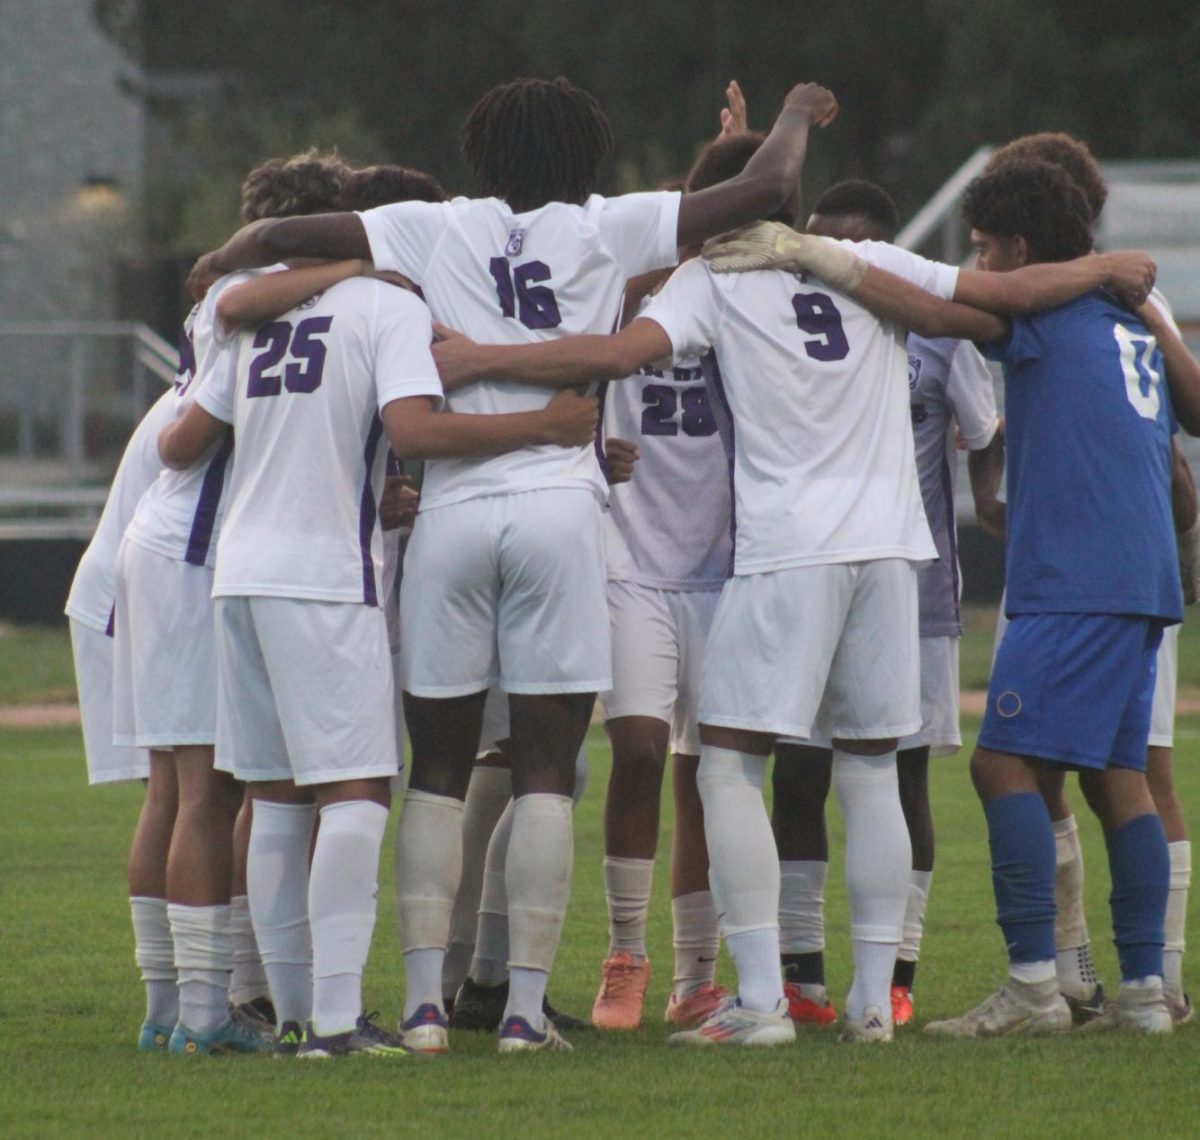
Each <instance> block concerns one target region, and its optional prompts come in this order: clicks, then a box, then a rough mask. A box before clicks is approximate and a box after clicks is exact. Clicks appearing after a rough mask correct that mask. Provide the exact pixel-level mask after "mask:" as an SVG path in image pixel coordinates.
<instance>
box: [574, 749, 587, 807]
mask: <svg viewBox="0 0 1200 1140" xmlns="http://www.w3.org/2000/svg"><path fill="white" fill-rule="evenodd" d="M588 771H589V769H588V754H587V742H586V741H584V743H583V744H581V745H580V746H579V751H578V752H577V753H576V755H575V791H574V792H572V793H571V806H572V807H578V806H579V801H580V800H581V799H583V793H584V792H586V791H587V786H588Z"/></svg>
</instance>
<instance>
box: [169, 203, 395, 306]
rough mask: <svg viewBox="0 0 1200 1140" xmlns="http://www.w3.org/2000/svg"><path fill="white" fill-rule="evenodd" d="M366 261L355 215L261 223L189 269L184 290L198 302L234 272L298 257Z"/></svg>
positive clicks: (362, 234)
mask: <svg viewBox="0 0 1200 1140" xmlns="http://www.w3.org/2000/svg"><path fill="white" fill-rule="evenodd" d="M370 256H371V246H370V243H369V242H368V241H367V231H366V230H365V229H364V228H363V224H362V219H361V218H360V217H359V216H358V215H357V214H355V213H350V212H346V213H338V214H309V215H308V216H306V217H299V218H263V219H262V220H261V221H257V222H251V223H250V224H249V225H248V226H243V227H242V228H241V229H240V230H238V232H237V233H235V234H234V235H233V237H231V238H230V239H229V240H228V241H227V242H226V243H225V244H224V245H223V246H221V248H220V249H215V250H213V251H212V252H211V253H206V254H204V256H203V257H201V258H200V259H199V261H197V262H196V264H195V265H194V266H192V271H191V273H190V274H188V280H187V287H188V291H189V292H190V293H191V294H192V296H193V297H197V298H199V297H202V296H204V294H205V293H206V292H207V291H208V287H209V286H210V285H211V284H212V283H213V282H214V281H216V280H217V278H218V277H222V276H223V275H224V274H226V273H232V272H233V271H234V270H235V269H251V268H253V267H255V266H262V265H274V264H275V263H276V262H279V261H291V260H292V259H294V258H297V257H319V258H322V259H324V260H330V261H337V260H342V259H344V258H348V257H359V258H364V259H365V258H369V257H370ZM301 299H302V300H303V298H301Z"/></svg>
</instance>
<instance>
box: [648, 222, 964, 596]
mask: <svg viewBox="0 0 1200 1140" xmlns="http://www.w3.org/2000/svg"><path fill="white" fill-rule="evenodd" d="M851 244H852V245H853V248H854V250H855V252H856V253H858V254H859V255H860V256H861V257H863V258H865V259H866V260H867V261H869V262H871V263H872V264H875V265H879V266H880V267H881V268H883V269H887V270H890V271H891V272H893V273H896V274H898V275H899V276H901V277H904V278H905V279H907V280H909V281H911V282H913V283H914V284H916V285H919V286H921V287H922V288H925V289H927V290H929V291H930V292H932V293H935V294H937V295H938V296H941V297H947V298H948V297H951V296H953V293H954V288H955V285H956V283H957V281H958V271H957V270H956V269H953V268H951V267H949V266H945V265H938V264H937V263H935V262H930V261H926V260H925V259H923V258H920V257H917V256H916V255H914V254H911V253H907V252H906V251H904V250H901V249H897V248H896V247H894V246H890V245H886V244H883V243H880V242H857V243H851ZM644 316H645V317H646V318H649V319H650V320H653V321H655V322H657V323H658V324H659V325H661V326H662V328H663V329H664V331H665V332H666V333H667V335H668V336H669V337H670V339H671V345H672V348H673V351H674V354H675V357H676V358H677V359H678V358H679V357H681V356H685V355H688V354H695V355H702V354H703V353H705V352H706V351H707V350H708V349H710V348H712V349H715V350H716V357H717V361H718V362H719V367H718V368H717V369H716V370H715V372H714V377H713V387H714V392H713V396H714V398H715V399H716V400H718V401H720V402H721V403H722V405H723V407H724V409H725V411H726V413H727V416H728V419H729V422H730V424H731V435H732V443H733V459H734V483H733V495H734V533H735V536H736V537H735V546H734V570H733V572H734V574H735V575H740V574H757V573H763V572H767V571H771V570H781V569H784V568H787V567H791V566H813V565H822V564H826V563H836V562H865V561H870V560H875V559H883V558H903V559H908V560H909V561H914V562H923V561H926V560H928V559H930V558H934V557H936V550H935V548H934V545H933V541H932V539H931V537H930V534H929V527H928V524H927V523H926V521H925V510H924V507H923V505H922V503H921V493H920V488H919V486H918V483H917V473H916V464H915V461H914V458H913V439H912V430H911V428H910V426H909V400H908V357H907V354H906V352H905V349H904V333H903V331H901V330H898V329H897V328H896V327H895V326H894V325H892V324H890V323H888V322H884V321H880V320H879V319H878V318H876V317H875V316H873V315H872V314H871V313H869V312H868V311H867V310H866V309H864V308H863V307H862V306H861V305H858V304H857V303H855V302H854V301H852V300H850V299H849V298H848V297H846V296H844V295H843V294H841V293H838V292H836V291H834V290H832V289H830V288H829V287H828V286H826V285H825V284H824V283H822V282H820V281H818V280H806V279H805V278H804V277H803V276H797V275H795V274H790V273H784V272H781V271H778V270H774V271H763V272H755V273H729V274H724V275H718V274H714V273H713V272H712V271H711V270H710V269H709V268H708V266H707V265H706V264H705V263H704V262H703V261H702V260H700V259H696V260H695V261H692V262H689V263H688V264H687V265H684V266H682V267H681V268H680V269H679V270H677V271H676V273H675V274H674V275H673V276H672V277H671V279H670V280H669V281H668V282H667V284H666V285H665V286H664V288H663V290H662V292H661V293H659V294H658V296H657V297H656V298H655V299H654V300H653V301H652V302H651V303H650V307H649V308H648V309H647V310H646V312H645V314H644Z"/></svg>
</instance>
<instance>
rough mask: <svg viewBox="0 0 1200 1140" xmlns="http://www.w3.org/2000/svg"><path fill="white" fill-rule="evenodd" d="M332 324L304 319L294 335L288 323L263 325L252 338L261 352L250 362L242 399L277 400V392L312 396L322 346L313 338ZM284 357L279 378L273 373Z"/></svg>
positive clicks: (322, 357) (320, 365)
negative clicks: (265, 397) (270, 397)
mask: <svg viewBox="0 0 1200 1140" xmlns="http://www.w3.org/2000/svg"><path fill="white" fill-rule="evenodd" d="M332 324H333V318H332V317H306V318H305V319H304V320H302V321H301V322H300V323H299V324H298V325H296V327H295V330H294V331H293V329H292V326H291V323H290V322H288V321H273V322H272V323H271V324H269V325H263V327H262V328H260V329H259V330H258V332H257V333H256V334H255V337H254V347H255V348H258V349H262V351H261V352H259V353H258V354H257V355H256V356H255V357H254V359H253V360H251V361H250V374H249V379H248V381H247V384H246V396H247V397H248V398H249V399H251V400H253V399H255V398H256V397H258V396H278V395H279V393H280V390H281V388H286V389H287V390H288V391H289V392H298V393H304V392H315V391H316V390H317V389H318V388H319V387H320V386H321V379H322V376H323V374H324V372H325V342H324V341H323V340H318V339H317V337H318V336H319V335H320V334H321V333H327V332H328V331H329V327H330V325H332ZM285 356H286V357H288V358H289V359H288V361H287V363H286V364H285V365H284V367H283V375H282V377H281V376H280V375H279V373H278V372H277V371H274V369H275V368H276V367H277V365H278V364H279V363H280V362H281V361H282V360H283V358H284V357H285Z"/></svg>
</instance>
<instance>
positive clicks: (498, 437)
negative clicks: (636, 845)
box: [160, 267, 596, 1058]
mask: <svg viewBox="0 0 1200 1140" xmlns="http://www.w3.org/2000/svg"><path fill="white" fill-rule="evenodd" d="M336 268H337V267H334V270H335V271H336ZM327 271H328V267H320V268H316V269H312V270H301V271H298V272H297V273H293V274H291V275H290V277H289V280H288V282H284V281H283V280H282V279H283V276H284V275H282V274H281V275H279V278H280V280H279V282H275V281H269V282H265V283H264V284H266V285H267V286H268V287H270V288H274V287H275V286H276V284H278V285H279V287H284V286H285V285H290V284H291V283H294V282H296V281H303V280H305V279H306V278H305V275H317V276H318V277H319V276H320V275H321V274H323V273H325V272H327ZM431 339H432V334H431V331H430V319H429V314H428V310H427V309H426V308H425V306H424V304H422V303H421V302H420V301H419V300H418V299H417V298H416V297H415V296H414V295H413V294H411V293H410V292H408V291H406V290H402V289H398V288H396V287H395V286H392V285H389V284H385V283H383V282H379V281H372V280H366V279H363V278H359V277H355V278H353V279H350V280H345V281H343V282H341V283H339V284H337V285H335V286H334V287H332V288H330V289H328V290H327V291H324V292H321V293H318V294H316V295H314V296H313V297H311V298H310V299H309V300H307V301H304V302H302V303H300V304H298V305H296V306H295V307H293V308H291V309H289V310H288V311H287V312H285V313H284V314H283V315H282V317H281V318H280V319H278V320H275V321H272V322H270V323H268V324H265V325H262V326H261V327H260V328H259V329H258V331H257V333H253V334H252V333H250V332H247V333H244V334H241V335H240V336H239V337H238V338H237V349H236V351H237V356H236V360H237V366H236V368H227V369H224V370H222V371H221V372H220V373H219V374H218V375H216V376H214V377H213V378H212V379H211V380H210V382H209V384H208V385H207V386H206V387H205V388H204V389H203V390H202V392H201V393H200V395H199V397H198V398H197V402H196V404H194V405H193V406H192V408H191V409H190V410H189V412H188V414H187V416H185V417H184V418H183V419H182V420H180V421H179V422H178V424H177V425H175V426H173V427H172V428H170V429H168V430H167V431H166V432H164V434H163V437H162V439H161V442H160V449H161V451H162V455H163V458H164V460H165V461H166V462H168V463H173V464H177V463H187V462H190V461H192V460H193V458H194V457H195V455H197V454H200V453H202V452H203V451H204V450H205V449H206V448H207V447H209V446H210V445H211V442H212V440H214V439H216V438H218V437H219V436H220V435H221V433H222V432H223V430H224V424H226V423H230V424H232V425H233V426H234V431H235V433H236V435H237V438H238V443H239V446H238V453H237V459H236V460H235V462H234V466H233V473H232V477H231V483H232V485H231V501H230V507H229V513H228V517H227V521H226V525H225V529H224V531H223V534H222V541H221V544H220V549H219V552H218V557H217V566H216V572H215V575H214V580H213V590H214V597H215V599H216V618H217V629H218V662H219V678H220V701H219V706H220V711H219V718H218V745H217V748H218V764H219V765H220V766H222V767H229V766H231V767H232V768H233V770H234V772H235V774H236V775H237V776H238V777H239V778H241V779H244V780H246V781H248V782H251V783H252V784H253V785H254V798H255V802H256V811H255V818H254V828H253V831H252V834H251V845H250V866H249V878H250V883H251V888H252V909H253V913H254V914H255V917H256V919H258V918H260V917H261V918H263V919H264V921H263V922H262V923H261V924H260V925H259V930H260V932H261V933H260V938H262V939H263V942H264V946H265V945H267V944H268V943H269V942H270V941H272V940H275V939H278V938H287V937H289V936H294V934H295V931H296V929H297V927H300V928H303V926H304V925H305V920H306V924H307V927H308V928H309V930H311V939H312V990H311V1015H310V1017H309V1018H307V1019H306V1020H307V1021H308V1028H307V1031H306V1033H305V1039H304V1043H303V1044H302V1045H301V1046H300V1047H299V1050H298V1055H299V1056H302V1057H318V1058H327V1057H332V1056H338V1055H343V1054H349V1053H357V1052H369V1053H384V1054H393V1055H395V1054H403V1053H405V1052H407V1050H406V1049H405V1048H404V1046H403V1045H402V1044H401V1042H400V1041H399V1040H398V1039H397V1038H395V1037H393V1036H392V1035H390V1034H387V1033H385V1032H384V1031H382V1030H380V1029H378V1028H377V1027H375V1026H374V1025H372V1024H371V1022H370V1021H369V1020H367V1019H366V1018H364V1017H363V1009H362V997H361V979H362V970H363V967H364V965H365V961H366V957H367V951H368V949H369V946H370V940H371V932H372V929H373V926H374V920H375V894H376V891H377V884H376V873H377V867H378V860H379V848H380V844H381V842H382V839H383V831H384V828H385V826H386V823H387V816H388V806H389V804H390V786H389V780H390V778H391V777H392V776H394V775H395V774H396V771H397V755H396V741H395V735H394V729H393V712H392V680H391V664H390V656H389V649H388V643H387V631H386V623H385V621H384V618H383V615H382V612H381V610H380V609H379V581H380V575H381V571H382V546H381V538H380V530H379V527H378V519H377V502H378V497H379V495H380V493H381V491H382V486H383V480H384V466H385V451H386V449H385V447H384V446H383V438H382V437H383V434H384V431H385V429H386V431H387V435H388V439H389V440H390V442H391V444H392V448H393V450H394V451H395V452H396V453H397V455H399V456H400V457H402V458H405V457H414V458H426V457H428V456H430V455H470V454H483V455H488V454H494V453H495V452H497V451H501V450H505V449H512V448H517V447H522V446H528V445H530V444H533V443H545V444H546V445H548V446H558V445H560V444H562V445H564V446H572V445H575V446H577V445H578V444H579V442H580V441H581V440H583V439H587V438H590V435H591V433H592V431H593V430H594V427H595V422H596V410H595V402H594V401H592V400H588V399H584V398H581V397H579V396H577V395H575V394H573V393H572V394H570V395H569V399H568V400H567V401H566V402H565V403H562V402H559V403H557V404H552V405H549V406H547V407H545V408H542V409H537V410H532V411H529V412H522V413H516V414H513V415H508V416H503V415H501V416H486V417H485V416H472V415H469V414H459V415H453V416H450V415H446V416H443V415H439V414H437V413H438V409H439V406H440V404H441V386H440V384H439V382H438V379H437V376H436V370H435V368H434V366H433V362H432V360H431V358H430V355H429V343H430V341H431ZM297 502H301V503H303V504H304V510H303V515H302V517H297V515H296V510H295V504H296V503H297ZM306 800H308V801H312V800H315V803H316V806H317V807H318V808H319V810H320V827H319V829H318V833H317V840H316V845H315V848H314V850H313V855H312V867H311V871H310V870H309V868H308V847H309V842H310V838H311V831H312V825H313V808H312V806H311V803H306V802H304V801H306ZM298 801H299V802H298ZM270 880H274V882H273V883H272V882H270ZM285 880H286V881H285ZM297 885H303V886H304V887H306V890H297V889H296V887H297ZM260 890H261V893H262V894H263V895H264V896H265V897H264V898H262V899H261V902H262V904H263V905H261V906H260V898H259V897H258V896H259V894H260ZM305 904H306V905H305ZM282 909H287V910H288V911H289V914H288V916H287V921H283V922H281V921H280V917H281V916H280V914H279V912H280V911H281V910H282ZM293 911H294V912H295V913H292V912H293ZM303 940H304V939H303V935H301V937H300V938H298V939H297V938H295V937H292V941H293V942H295V943H296V944H297V945H295V946H294V947H293V949H297V950H299V951H300V952H301V953H302V952H303ZM266 960H267V962H268V969H269V970H270V971H271V980H272V994H273V996H275V998H276V1003H277V1005H278V1006H279V1007H280V1014H281V1016H285V1015H288V1016H289V1019H290V1009H291V1006H292V1001H293V995H292V994H291V993H290V992H288V991H289V989H290V988H292V987H295V988H297V989H302V988H303V985H304V982H305V981H306V978H304V976H303V975H305V974H306V973H307V963H303V962H297V961H296V958H295V957H293V958H292V959H291V961H290V963H280V962H279V961H278V960H275V961H273V960H271V959H266ZM280 964H290V965H291V966H292V969H291V970H290V971H286V972H285V971H283V970H280V969H278V968H273V967H277V966H278V965H280ZM285 973H290V975H291V977H290V978H285V977H284V974H285ZM277 982H279V983H280V985H279V988H278V989H277V988H276V984H277ZM301 1000H302V998H301ZM285 1011H287V1012H286V1013H285Z"/></svg>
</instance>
